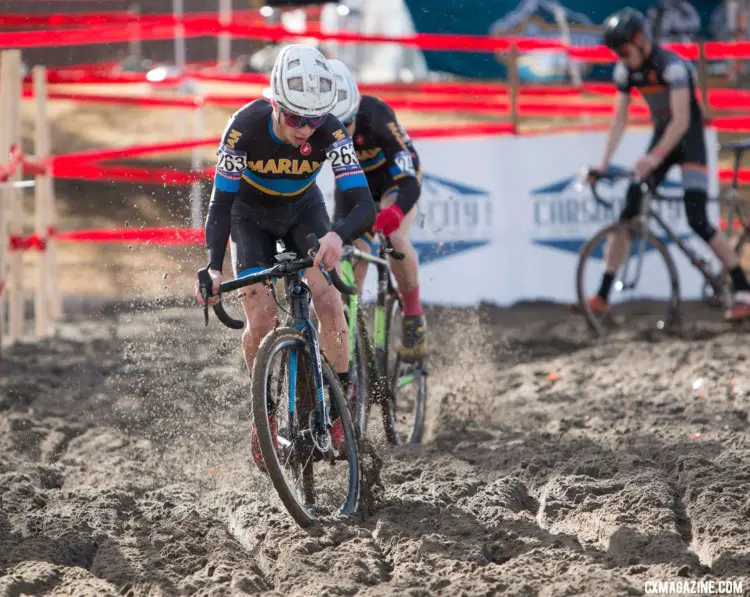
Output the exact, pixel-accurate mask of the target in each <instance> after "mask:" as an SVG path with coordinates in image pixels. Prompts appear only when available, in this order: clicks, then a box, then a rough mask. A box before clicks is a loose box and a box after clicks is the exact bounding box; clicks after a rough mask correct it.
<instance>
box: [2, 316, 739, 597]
mask: <svg viewBox="0 0 750 597" xmlns="http://www.w3.org/2000/svg"><path fill="white" fill-rule="evenodd" d="M689 313H690V317H689V318H688V321H689V323H688V324H686V328H685V329H684V330H683V331H682V332H681V333H679V334H676V335H674V336H671V337H662V338H654V337H650V336H648V337H647V336H646V335H644V334H642V331H639V330H638V329H634V330H632V331H629V332H626V333H623V334H622V335H620V336H617V337H612V338H609V339H607V340H604V341H598V342H593V341H592V340H591V339H590V337H589V335H588V334H587V332H586V330H585V328H584V326H583V324H582V322H581V321H580V320H578V319H576V318H575V317H574V316H572V315H570V314H569V313H568V312H567V311H566V310H565V309H564V308H562V307H555V306H550V305H527V306H519V307H515V308H513V309H510V310H504V309H496V308H488V307H484V308H481V309H475V310H465V311H459V310H452V309H440V310H436V309H432V310H430V311H429V314H428V316H429V320H430V321H432V322H434V323H433V325H432V326H431V329H432V334H433V336H432V337H433V345H434V346H440V350H439V351H438V352H436V353H435V354H434V355H433V356H432V357H431V360H430V370H431V373H432V374H431V377H430V397H429V406H428V436H427V439H426V443H425V444H424V445H422V446H417V447H410V448H403V449H398V450H392V449H389V448H387V447H385V446H383V445H382V444H378V449H379V451H380V454H381V455H382V456H383V457H384V459H385V465H384V469H383V481H384V485H385V491H384V492H383V493H382V494H381V496H380V499H379V501H378V503H377V506H376V510H375V512H374V513H373V514H372V515H371V516H369V517H367V518H365V519H364V521H358V520H345V519H336V520H332V521H329V522H328V523H327V524H326V525H325V526H324V529H323V531H322V533H320V534H317V535H312V536H311V535H308V534H307V533H305V532H304V531H302V530H300V529H299V528H298V527H297V526H296V525H295V524H294V523H293V521H292V520H291V518H290V517H289V516H288V515H287V514H286V512H285V510H284V509H283V507H282V506H281V504H280V502H279V501H278V500H277V498H276V497H275V493H274V492H273V489H272V488H271V485H270V483H269V481H268V480H267V479H266V478H265V477H264V476H263V475H262V474H261V473H259V472H258V471H256V470H255V468H254V467H253V466H252V465H251V464H250V463H249V458H248V434H249V428H250V421H249V420H248V414H249V413H248V412H247V409H248V405H247V395H248V383H247V376H246V373H245V371H244V369H243V365H242V363H241V362H240V357H239V350H238V349H239V338H238V336H237V334H236V333H234V332H230V331H228V330H225V329H223V328H221V327H220V326H219V325H218V323H217V322H216V321H215V320H213V321H212V325H210V326H209V327H208V328H204V327H203V322H202V315H201V312H200V310H198V309H195V308H186V307H184V306H179V305H160V304H158V303H144V304H141V305H128V304H122V303H119V304H115V305H111V306H109V307H108V308H106V309H104V310H101V311H91V310H89V311H87V312H86V313H81V314H80V315H78V316H72V317H69V318H68V320H67V321H66V322H65V323H64V324H63V325H61V326H60V329H59V331H58V335H57V337H56V338H55V339H53V340H50V341H47V342H44V343H42V344H25V345H20V346H17V347H16V348H14V349H13V350H12V351H10V352H9V353H7V354H6V355H5V363H4V371H3V375H2V377H0V430H1V431H0V545H2V546H3V549H2V550H0V595H4V596H17V595H42V594H44V595H75V596H88V595H128V596H131V597H135V596H141V595H142V596H161V595H300V596H302V595H330V596H341V595H362V596H375V595H399V596H400V595H410V596H432V595H451V596H467V597H468V596H472V597H474V596H479V595H497V594H501V593H502V594H508V595H529V596H531V595H540V596H542V595H544V596H551V595H602V596H617V595H641V594H644V589H645V586H646V585H645V583H646V581H653V580H669V579H671V580H679V581H689V580H701V579H702V580H708V579H714V580H736V581H742V582H743V583H744V584H743V587H744V588H745V590H747V589H748V587H750V576H748V571H749V570H750V498H749V497H748V496H750V447H749V446H750V444H748V441H749V440H750V434H749V433H748V424H747V420H748V409H750V373H749V371H750V368H748V358H749V357H750V351H748V340H750V328H747V327H745V328H744V329H743V328H731V327H729V326H728V325H725V324H723V323H716V316H717V314H716V312H713V311H707V310H706V311H704V310H702V309H699V308H692V309H691V310H690V311H689ZM438 322H440V323H439V325H438ZM551 372H552V373H554V376H550V373H551ZM553 379H556V380H555V381H553ZM698 379H701V380H702V385H701V387H700V389H699V390H698V391H695V390H694V389H693V385H694V382H695V381H696V380H698Z"/></svg>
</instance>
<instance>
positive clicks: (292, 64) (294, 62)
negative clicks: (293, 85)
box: [287, 60, 301, 68]
mask: <svg viewBox="0 0 750 597" xmlns="http://www.w3.org/2000/svg"><path fill="white" fill-rule="evenodd" d="M300 64H301V63H300V61H299V60H290V61H289V64H288V65H287V67H288V68H297V67H298V66H299V65H300Z"/></svg>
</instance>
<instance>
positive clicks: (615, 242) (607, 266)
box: [604, 230, 628, 274]
mask: <svg viewBox="0 0 750 597" xmlns="http://www.w3.org/2000/svg"><path fill="white" fill-rule="evenodd" d="M627 250H628V233H627V232H626V231H625V230H621V231H618V232H613V233H612V234H610V235H609V237H608V238H607V245H606V246H605V247H604V271H605V272H606V273H608V274H616V273H617V270H618V269H619V267H620V266H621V265H622V260H623V258H624V257H625V253H626V251H627Z"/></svg>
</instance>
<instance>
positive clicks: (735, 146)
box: [721, 138, 750, 151]
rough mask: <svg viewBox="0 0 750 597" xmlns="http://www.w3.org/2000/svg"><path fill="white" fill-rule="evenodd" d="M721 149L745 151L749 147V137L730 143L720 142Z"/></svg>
mask: <svg viewBox="0 0 750 597" xmlns="http://www.w3.org/2000/svg"><path fill="white" fill-rule="evenodd" d="M721 148H722V149H731V150H733V151H745V150H746V149H750V138H749V139H743V140H742V141H733V142H731V143H722V144H721Z"/></svg>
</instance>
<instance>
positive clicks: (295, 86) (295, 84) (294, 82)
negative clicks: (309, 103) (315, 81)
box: [287, 77, 304, 91]
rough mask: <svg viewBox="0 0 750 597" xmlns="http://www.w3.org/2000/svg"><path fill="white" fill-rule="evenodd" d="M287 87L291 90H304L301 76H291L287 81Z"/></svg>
mask: <svg viewBox="0 0 750 597" xmlns="http://www.w3.org/2000/svg"><path fill="white" fill-rule="evenodd" d="M287 84H288V85H289V89H291V90H292V91H304V85H303V84H302V77H292V78H291V79H289V81H287Z"/></svg>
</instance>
